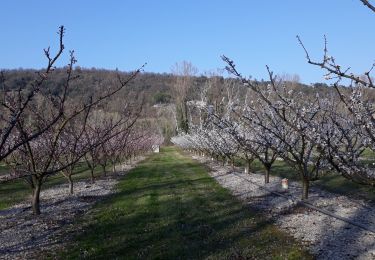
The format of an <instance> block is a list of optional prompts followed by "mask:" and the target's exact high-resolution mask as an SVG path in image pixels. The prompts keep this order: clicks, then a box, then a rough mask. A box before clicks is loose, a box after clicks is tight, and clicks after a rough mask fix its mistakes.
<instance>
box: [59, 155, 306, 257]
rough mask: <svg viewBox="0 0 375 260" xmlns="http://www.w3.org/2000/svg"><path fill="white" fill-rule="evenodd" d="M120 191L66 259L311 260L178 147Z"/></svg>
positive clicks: (155, 158) (95, 212)
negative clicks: (178, 151)
mask: <svg viewBox="0 0 375 260" xmlns="http://www.w3.org/2000/svg"><path fill="white" fill-rule="evenodd" d="M176 158H177V159H176ZM118 189H119V192H118V193H117V194H115V195H113V196H111V197H110V198H108V199H107V200H105V201H103V202H101V203H99V204H98V205H97V207H96V208H95V209H94V210H93V211H92V214H91V216H90V218H89V220H87V219H84V220H81V223H86V227H85V230H86V231H85V232H84V233H83V234H80V235H78V237H77V238H76V241H77V242H76V243H75V244H74V245H73V247H72V248H71V249H69V250H68V251H66V252H65V253H66V255H65V256H64V258H67V259H71V258H80V257H84V258H85V257H86V258H94V259H105V258H116V259H202V258H213V259H217V258H220V259H223V258H224V259H240V258H241V257H243V258H250V259H251V258H260V259H269V258H273V259H275V258H276V259H277V258H280V259H284V258H289V259H293V258H295V259H303V258H308V259H311V257H310V256H309V255H308V254H307V253H306V252H304V251H303V250H301V249H300V245H298V244H296V242H295V241H294V240H293V239H292V238H291V237H289V236H288V235H286V234H284V233H282V232H280V231H279V230H278V229H277V228H276V227H275V226H274V225H272V223H271V222H269V221H266V220H264V218H262V217H261V216H259V215H257V214H256V213H254V212H253V211H252V210H251V209H249V208H248V207H246V206H244V205H243V204H241V203H240V202H239V201H237V200H236V199H235V198H234V197H233V196H231V195H230V194H229V192H228V191H227V190H225V189H223V188H221V187H220V186H219V185H218V184H217V183H216V182H215V181H214V180H213V179H211V178H210V177H209V176H208V175H207V172H206V171H205V167H203V166H202V165H199V164H197V163H195V162H193V161H192V160H189V159H186V158H183V157H181V155H179V154H177V153H176V152H175V151H174V150H173V149H172V150H166V151H164V153H163V152H162V153H161V154H159V155H154V156H152V158H150V159H149V160H148V161H146V162H144V163H143V164H142V165H140V166H139V167H137V168H136V169H133V170H132V171H131V172H130V173H129V174H128V175H127V176H125V178H124V179H123V180H122V181H121V182H120V184H119V185H118Z"/></svg>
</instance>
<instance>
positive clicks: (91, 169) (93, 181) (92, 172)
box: [90, 168, 95, 183]
mask: <svg viewBox="0 0 375 260" xmlns="http://www.w3.org/2000/svg"><path fill="white" fill-rule="evenodd" d="M90 171H91V183H95V176H94V168H90Z"/></svg>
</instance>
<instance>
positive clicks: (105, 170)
mask: <svg viewBox="0 0 375 260" xmlns="http://www.w3.org/2000/svg"><path fill="white" fill-rule="evenodd" d="M102 168H103V174H104V177H107V169H106V168H105V165H102Z"/></svg>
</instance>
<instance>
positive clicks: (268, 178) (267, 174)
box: [264, 165, 271, 183]
mask: <svg viewBox="0 0 375 260" xmlns="http://www.w3.org/2000/svg"><path fill="white" fill-rule="evenodd" d="M265 168H266V172H265V175H264V183H270V172H271V167H270V166H268V165H267V166H265Z"/></svg>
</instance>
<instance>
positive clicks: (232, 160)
mask: <svg viewBox="0 0 375 260" xmlns="http://www.w3.org/2000/svg"><path fill="white" fill-rule="evenodd" d="M230 165H231V167H232V171H234V159H231V160H230Z"/></svg>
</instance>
